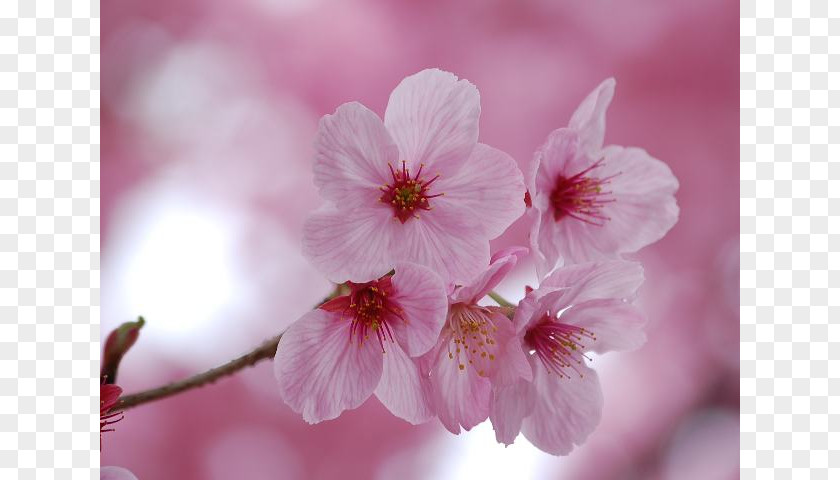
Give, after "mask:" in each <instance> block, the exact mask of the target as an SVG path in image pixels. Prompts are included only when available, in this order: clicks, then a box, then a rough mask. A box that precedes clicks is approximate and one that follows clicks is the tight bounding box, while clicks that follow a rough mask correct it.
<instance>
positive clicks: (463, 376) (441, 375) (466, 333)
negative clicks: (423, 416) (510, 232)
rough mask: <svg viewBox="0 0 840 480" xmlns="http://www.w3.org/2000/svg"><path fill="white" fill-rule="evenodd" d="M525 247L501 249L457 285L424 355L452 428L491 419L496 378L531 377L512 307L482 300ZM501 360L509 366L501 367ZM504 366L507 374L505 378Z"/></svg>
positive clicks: (438, 407) (437, 405) (436, 398)
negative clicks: (472, 278) (483, 267)
mask: <svg viewBox="0 0 840 480" xmlns="http://www.w3.org/2000/svg"><path fill="white" fill-rule="evenodd" d="M526 252H527V249H525V248H521V247H517V248H511V249H507V250H503V251H501V252H499V253H497V254H496V255H494V256H493V258H492V259H491V262H490V266H489V267H487V269H486V270H485V271H484V272H483V273H481V274H480V275H479V276H478V277H477V278H476V279H475V281H474V282H473V283H472V284H471V285H468V286H459V287H456V288H455V289H454V291H453V292H452V293H451V294H450V296H449V313H448V315H447V321H446V324H445V325H444V327H443V330H442V331H441V334H440V338H439V339H438V342H437V345H436V346H435V348H433V349H432V351H431V352H429V353H428V354H427V355H426V356H425V357H424V358H423V362H422V363H423V364H424V365H425V366H426V369H425V370H424V371H427V370H428V371H430V372H431V375H430V382H431V389H432V402H433V405H434V409H435V412H436V413H437V416H438V418H439V419H440V421H441V423H442V424H443V425H444V426H445V427H446V429H447V430H449V431H451V432H452V433H455V434H457V433H460V431H461V428H462V427H463V428H464V429H466V430H469V429H471V428H472V427H474V426H475V425H477V424H479V423H481V422H482V421H484V420H485V419H487V416H488V415H489V413H490V400H491V395H492V388H491V382H496V383H500V384H507V383H510V382H512V381H515V380H516V379H517V378H518V377H519V376H524V377H525V378H526V379H527V380H529V381H530V380H531V369H530V366H529V365H528V361H527V359H526V357H525V353H524V352H523V351H522V349H521V347H520V346H519V341H518V339H517V338H515V332H514V328H513V322H512V321H511V319H510V318H508V316H507V315H508V314H509V313H510V312H506V311H505V309H503V308H500V307H485V306H480V305H479V304H478V301H479V300H481V299H482V298H483V297H484V296H485V295H487V293H488V292H489V291H490V290H492V289H493V287H495V286H496V285H498V283H499V282H500V281H501V280H502V279H503V278H504V277H505V275H507V273H508V272H509V271H510V270H511V269H512V268H513V267H514V266H515V265H516V261H517V257H518V256H520V255H523V254H524V253H526ZM501 363H505V364H507V365H508V368H507V369H500V368H498V365H499V364H501ZM499 372H504V373H505V374H506V375H507V376H506V377H505V378H502V377H501V376H500V375H499Z"/></svg>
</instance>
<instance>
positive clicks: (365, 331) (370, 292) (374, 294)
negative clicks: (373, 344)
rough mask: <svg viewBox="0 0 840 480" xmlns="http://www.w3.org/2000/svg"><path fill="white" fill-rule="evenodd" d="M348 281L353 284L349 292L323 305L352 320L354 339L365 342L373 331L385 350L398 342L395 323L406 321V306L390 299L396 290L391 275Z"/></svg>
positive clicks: (351, 329) (351, 331)
mask: <svg viewBox="0 0 840 480" xmlns="http://www.w3.org/2000/svg"><path fill="white" fill-rule="evenodd" d="M347 284H348V286H349V287H350V294H349V295H345V296H341V297H337V298H335V299H333V300H331V301H329V302H327V303H325V304H324V305H322V306H321V308H322V309H324V310H327V311H330V312H336V313H339V314H340V315H341V318H342V319H344V318H349V319H350V341H353V339H354V338H355V339H358V342H359V344H360V345H361V344H362V343H364V341H365V340H368V339H369V338H370V335H371V332H373V333H374V334H375V335H376V339H377V340H378V341H379V347H380V348H381V349H382V353H385V344H386V343H387V342H391V343H393V342H394V341H395V340H394V332H393V327H392V324H393V322H396V321H402V322H406V320H405V317H403V310H402V308H400V307H399V305H397V304H396V303H394V302H393V301H392V300H391V299H390V296H391V294H392V290H393V288H392V286H391V277H390V276H385V277H382V278H380V279H379V280H375V281H372V282H367V283H352V282H348V283H347Z"/></svg>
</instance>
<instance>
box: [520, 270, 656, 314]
mask: <svg viewBox="0 0 840 480" xmlns="http://www.w3.org/2000/svg"><path fill="white" fill-rule="evenodd" d="M644 279H645V278H644V270H642V265H641V264H639V263H637V262H628V261H625V260H611V261H605V262H589V263H581V264H576V265H570V266H567V267H563V268H559V269H557V270H556V271H555V272H554V273H552V274H551V275H549V276H548V277H547V278H546V279H545V280H543V282H542V283H541V284H540V288H539V289H538V290H537V291H535V292H534V293H535V294H536V295H537V296H539V295H542V292H546V293H547V292H551V291H553V290H556V289H559V290H562V293H563V295H562V296H561V297H562V302H560V303H558V304H557V305H554V307H553V308H554V311H559V310H561V309H562V308H565V306H568V305H575V304H578V303H583V302H586V301H589V300H597V299H634V298H635V297H636V292H637V291H638V289H639V287H640V286H641V285H642V282H644Z"/></svg>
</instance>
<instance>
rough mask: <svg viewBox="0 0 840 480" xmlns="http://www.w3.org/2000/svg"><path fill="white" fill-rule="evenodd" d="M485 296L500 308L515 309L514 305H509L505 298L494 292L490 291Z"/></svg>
mask: <svg viewBox="0 0 840 480" xmlns="http://www.w3.org/2000/svg"><path fill="white" fill-rule="evenodd" d="M487 295H488V296H489V297H490V298H492V299H493V301H495V302H496V303H498V304H499V306H501V307H509V308H515V307H516V305H515V304H513V303H511V302H509V301H507V300H506V299H505V297H503V296H501V295H499V294H498V293H496V292H494V291H492V290H491V291H490V293H488V294H487Z"/></svg>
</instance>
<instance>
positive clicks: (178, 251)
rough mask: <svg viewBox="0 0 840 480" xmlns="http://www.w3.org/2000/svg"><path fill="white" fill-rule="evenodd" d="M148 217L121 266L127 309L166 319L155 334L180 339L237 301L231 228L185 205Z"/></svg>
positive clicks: (205, 211)
mask: <svg viewBox="0 0 840 480" xmlns="http://www.w3.org/2000/svg"><path fill="white" fill-rule="evenodd" d="M150 217H151V218H149V219H148V222H147V223H146V225H144V226H143V227H141V229H142V230H143V231H142V232H138V233H139V238H137V239H135V241H136V242H137V243H136V250H135V251H134V254H133V255H132V256H130V257H129V258H128V259H127V262H126V275H125V278H124V288H125V291H124V294H125V295H126V306H127V307H128V308H129V309H130V310H131V311H133V312H143V313H144V314H146V315H148V316H149V317H151V318H155V319H171V320H170V321H166V322H161V323H160V324H159V326H160V328H159V329H156V331H159V332H160V333H161V334H162V335H164V336H167V337H169V336H175V337H177V336H183V334H184V333H189V332H193V331H195V330H197V329H198V327H199V326H200V325H202V324H204V323H206V322H208V321H209V320H211V319H212V317H213V316H214V314H215V313H216V312H217V311H218V310H220V309H221V308H222V307H224V306H226V305H227V304H228V303H229V302H231V301H232V300H233V299H234V298H235V297H236V295H235V293H236V284H235V277H234V270H233V267H232V262H233V259H232V255H231V249H232V243H233V239H232V238H231V229H230V225H229V224H228V222H227V221H226V219H224V218H223V217H222V216H221V215H219V214H218V212H213V211H210V210H208V209H202V208H200V207H197V206H195V205H190V204H189V203H187V202H184V201H181V202H180V203H176V204H174V205H173V204H170V205H168V206H167V207H166V208H165V209H163V210H162V211H160V212H156V214H152V215H150Z"/></svg>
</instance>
